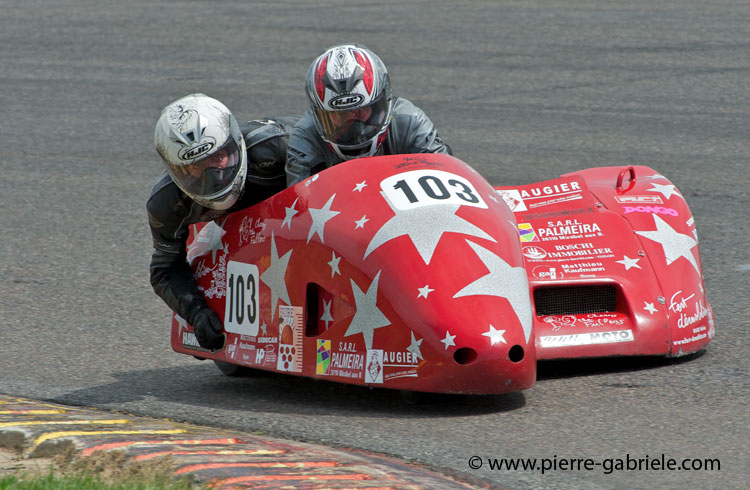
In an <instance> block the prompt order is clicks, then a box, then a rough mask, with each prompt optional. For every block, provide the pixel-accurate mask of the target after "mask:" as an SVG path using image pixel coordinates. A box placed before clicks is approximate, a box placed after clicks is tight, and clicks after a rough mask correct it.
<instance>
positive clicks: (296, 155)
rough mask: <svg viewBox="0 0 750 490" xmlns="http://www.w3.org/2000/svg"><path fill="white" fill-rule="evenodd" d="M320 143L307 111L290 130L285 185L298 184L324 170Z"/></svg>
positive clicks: (324, 165)
mask: <svg viewBox="0 0 750 490" xmlns="http://www.w3.org/2000/svg"><path fill="white" fill-rule="evenodd" d="M321 144H322V142H321V140H320V136H319V135H318V132H317V130H316V129H315V125H314V122H313V119H312V116H311V115H310V112H309V111H308V112H307V113H305V115H304V116H302V119H300V120H299V122H298V123H297V124H295V125H294V128H293V129H292V134H291V135H290V136H289V145H288V147H287V152H286V185H287V187H289V186H292V185H294V184H296V183H297V182H300V181H302V180H304V179H306V178H308V177H310V176H311V175H313V174H315V173H318V172H320V171H321V170H324V169H325V168H326V167H327V166H328V165H327V164H326V158H325V154H324V152H323V148H322V146H321Z"/></svg>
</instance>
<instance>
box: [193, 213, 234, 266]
mask: <svg viewBox="0 0 750 490" xmlns="http://www.w3.org/2000/svg"><path fill="white" fill-rule="evenodd" d="M224 221H226V220H224ZM222 224H223V223H222ZM196 230H197V227H195V226H194V227H193V236H195V237H196V238H195V240H194V241H193V243H192V244H191V245H190V247H189V249H188V256H190V257H191V260H195V259H197V258H198V257H200V256H201V255H205V254H206V253H208V252H211V260H212V261H213V263H214V264H215V263H216V252H217V251H219V250H221V251H222V252H224V243H223V242H222V237H223V236H224V235H226V234H227V232H226V231H224V228H222V227H221V225H219V224H218V223H216V222H215V221H209V222H208V224H206V226H204V227H203V229H201V231H200V232H197V231H196ZM201 243H205V244H206V245H205V247H204V248H203V250H204V252H203V253H201V254H200V255H196V256H192V255H191V252H192V251H193V250H194V249H195V248H196V247H197V246H198V245H199V244H201ZM227 245H228V244H227Z"/></svg>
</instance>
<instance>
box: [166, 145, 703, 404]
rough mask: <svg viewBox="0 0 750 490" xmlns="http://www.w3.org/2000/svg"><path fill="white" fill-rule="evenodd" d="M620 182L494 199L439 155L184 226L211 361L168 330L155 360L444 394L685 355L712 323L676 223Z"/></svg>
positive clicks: (637, 188) (371, 165)
mask: <svg viewBox="0 0 750 490" xmlns="http://www.w3.org/2000/svg"><path fill="white" fill-rule="evenodd" d="M621 170H622V169H621V168H615V167H613V168H600V169H591V170H586V171H583V172H579V173H576V174H570V175H566V176H563V177H561V178H559V179H555V180H551V181H547V182H541V183H538V184H531V185H527V186H521V187H515V188H493V187H492V186H491V185H490V184H489V183H487V182H486V181H485V180H484V179H483V178H482V177H481V176H480V175H479V174H478V173H476V172H475V171H474V170H473V169H472V168H471V167H469V166H468V165H466V164H465V163H463V162H461V161H460V160H458V159H456V158H453V157H451V156H447V155H432V154H420V155H398V156H386V157H373V158H370V159H368V161H366V162H365V161H364V160H362V159H359V160H353V161H350V162H345V163H342V164H340V165H337V166H335V167H332V168H330V169H328V170H326V171H324V172H321V173H319V174H316V175H314V176H312V177H310V178H308V179H307V180H305V181H303V182H300V183H299V184H297V185H295V186H294V187H292V188H289V189H286V190H285V191H283V192H281V193H279V194H277V195H276V196H274V197H272V198H270V199H268V200H266V201H264V202H263V203H260V204H258V205H256V206H254V207H252V208H249V209H247V210H243V211H241V212H237V213H235V214H233V215H230V216H228V217H226V218H224V219H222V220H219V221H217V222H211V223H208V224H201V225H199V226H196V227H195V228H194V230H193V233H192V234H191V235H192V236H191V241H190V245H189V249H188V258H189V260H190V261H191V264H192V267H193V271H194V274H195V277H196V280H197V282H198V284H199V286H200V287H201V289H202V290H203V293H204V295H205V296H206V298H207V301H208V303H209V305H210V306H211V307H212V308H214V309H215V310H216V311H217V312H218V313H219V315H220V316H221V317H222V319H223V322H224V325H225V329H226V331H227V347H226V348H225V349H224V350H222V351H220V352H217V353H213V354H211V353H208V352H205V350H203V349H201V348H200V347H199V346H198V344H197V342H196V340H195V336H194V334H193V333H192V329H191V327H190V326H189V325H188V324H187V323H186V322H185V321H184V320H182V319H181V318H179V317H176V316H175V318H174V321H173V328H172V346H173V348H174V350H176V351H178V352H183V353H186V354H191V355H195V356H199V357H206V358H211V359H215V360H221V361H225V362H229V363H232V364H238V365H243V366H249V367H253V368H259V369H265V370H270V371H279V372H286V373H290V374H296V375H302V376H308V377H315V378H322V379H329V380H331V381H338V382H345V383H353V384H359V385H369V386H375V387H385V388H395V389H402V390H413V391H428V392H447V393H503V392H509V391H519V390H523V389H526V388H529V387H531V386H532V385H533V384H534V381H535V378H536V360H537V358H556V357H583V356H585V357H589V356H608V355H637V354H658V355H680V354H685V353H688V352H692V351H694V350H696V349H699V348H701V347H703V346H705V344H706V343H707V342H708V341H709V339H710V338H711V337H712V336H713V320H712V315H711V310H710V307H709V306H708V303H707V302H706V300H705V294H704V292H703V289H702V287H703V286H702V279H701V276H700V261H699V257H698V249H697V244H696V245H694V246H693V245H692V242H691V240H695V241H696V242H697V238H695V235H694V233H693V231H694V223H693V222H692V219H691V216H690V213H689V210H688V209H687V205H686V204H685V203H684V199H682V197H681V196H680V195H679V194H678V193H676V191H672V192H670V191H669V188H670V186H671V184H669V183H668V181H667V180H666V179H664V178H663V177H653V178H650V177H649V176H653V175H654V174H655V172H653V171H652V170H650V169H647V168H645V167H636V168H635V170H634V171H633V173H632V174H630V173H628V175H627V178H626V179H621V182H620V192H619V193H618V191H617V189H616V185H617V179H618V175H619V173H620V172H621ZM633 175H634V176H635V182H634V183H632V185H631V181H632V180H633V178H632V176H633ZM623 182H624V183H623ZM654 184H659V185H660V186H662V187H659V186H656V185H654ZM628 186H629V187H630V188H629V189H628ZM652 187H653V188H652ZM661 189H664V192H662V191H661ZM672 189H673V187H672ZM639 196H640V197H639ZM643 196H646V197H643ZM659 200H661V202H659ZM648 206H650V207H648ZM631 208H632V209H631ZM674 213H676V215H675V214H674ZM668 227H669V229H668ZM670 230H671V231H670ZM691 274H692V275H691ZM702 334H705V335H703V336H701V335H702Z"/></svg>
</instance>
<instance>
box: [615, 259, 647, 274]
mask: <svg viewBox="0 0 750 490" xmlns="http://www.w3.org/2000/svg"><path fill="white" fill-rule="evenodd" d="M639 260H641V259H631V258H630V257H628V256H627V255H623V256H622V260H615V262H617V263H618V264H622V265H624V266H625V270H626V271H629V270H630V269H631V268H632V267H637V268H639V269H640V268H641V266H640V265H638V261H639Z"/></svg>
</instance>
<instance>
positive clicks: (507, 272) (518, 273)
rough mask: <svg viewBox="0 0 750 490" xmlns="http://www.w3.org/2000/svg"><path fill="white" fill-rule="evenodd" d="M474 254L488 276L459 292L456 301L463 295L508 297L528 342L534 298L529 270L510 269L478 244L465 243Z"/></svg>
mask: <svg viewBox="0 0 750 490" xmlns="http://www.w3.org/2000/svg"><path fill="white" fill-rule="evenodd" d="M466 243H468V244H469V246H471V248H472V249H473V250H474V252H475V253H476V254H477V256H479V258H480V259H481V261H482V262H483V263H484V266H485V267H487V269H488V270H489V273H488V274H487V275H485V276H483V277H480V278H479V279H477V280H476V281H474V282H472V283H471V284H469V285H468V286H465V287H464V288H463V289H461V290H460V291H459V292H457V293H456V294H454V295H453V297H454V298H460V297H462V296H476V295H487V296H497V297H499V298H506V299H507V300H508V302H509V303H510V306H511V308H513V311H514V312H515V314H516V316H517V317H518V320H519V321H520V322H521V327H523V332H524V334H525V336H526V343H528V342H529V337H530V336H531V328H532V323H531V299H530V298H529V282H528V278H527V276H526V269H524V268H523V267H511V266H510V264H508V263H507V262H506V261H504V260H503V259H502V258H501V257H499V256H498V255H496V254H494V253H492V252H490V251H489V250H487V249H486V248H484V247H482V246H480V245H477V244H476V243H473V242H470V241H469V240H466Z"/></svg>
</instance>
